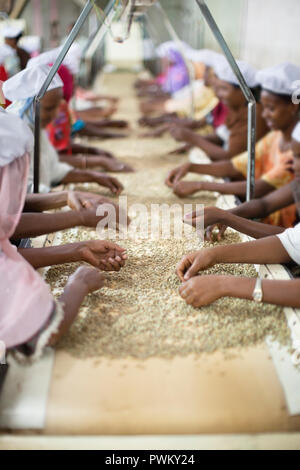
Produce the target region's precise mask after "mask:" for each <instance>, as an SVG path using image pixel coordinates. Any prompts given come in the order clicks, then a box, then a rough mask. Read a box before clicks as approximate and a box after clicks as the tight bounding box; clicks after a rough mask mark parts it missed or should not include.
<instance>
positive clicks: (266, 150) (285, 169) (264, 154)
mask: <svg viewBox="0 0 300 470" xmlns="http://www.w3.org/2000/svg"><path fill="white" fill-rule="evenodd" d="M281 137H282V133H281V132H280V131H277V132H270V133H269V134H267V135H266V136H265V137H263V138H262V139H261V140H260V141H259V142H258V143H257V144H256V157H255V178H256V179H262V180H264V181H266V182H267V183H268V184H269V185H270V186H273V187H274V188H275V189H279V188H281V187H282V186H285V185H287V184H289V183H290V182H291V181H292V180H293V179H294V175H293V174H292V173H291V171H290V168H291V164H292V162H293V152H292V150H288V151H286V152H282V151H281V150H280V141H281ZM231 161H232V164H233V166H234V168H235V169H236V170H237V171H239V172H240V173H242V175H243V176H244V177H245V178H246V177H247V170H248V153H247V152H245V153H242V154H241V155H239V156H237V157H234V158H233V159H232V160H231ZM295 221H296V207H295V205H292V206H290V207H286V208H284V209H282V210H280V211H277V212H275V213H274V214H271V215H270V216H269V217H268V218H267V219H265V220H264V222H265V223H269V224H271V225H278V226H281V227H285V228H290V227H293V224H294V223H295Z"/></svg>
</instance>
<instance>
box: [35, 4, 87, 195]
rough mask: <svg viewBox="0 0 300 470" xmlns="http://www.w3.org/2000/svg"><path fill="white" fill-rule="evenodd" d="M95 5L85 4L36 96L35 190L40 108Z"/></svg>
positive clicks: (38, 154) (36, 185) (38, 176)
mask: <svg viewBox="0 0 300 470" xmlns="http://www.w3.org/2000/svg"><path fill="white" fill-rule="evenodd" d="M93 7H94V0H88V2H87V4H86V5H85V7H84V9H83V10H82V13H81V15H80V16H79V18H78V20H77V22H76V24H75V26H74V28H73V29H72V31H71V33H70V34H69V36H68V38H67V40H66V42H65V44H64V46H63V48H62V50H61V52H60V54H59V56H58V58H57V59H56V61H55V63H54V65H53V66H52V68H51V71H50V73H49V75H48V77H47V79H46V80H45V83H44V84H43V86H42V88H41V90H40V91H39V93H38V94H37V96H36V97H35V126H34V127H35V129H34V134H35V135H34V137H35V143H34V192H35V193H38V192H39V183H40V128H41V119H40V117H41V116H40V109H41V100H42V99H43V97H44V96H45V94H46V92H47V90H48V88H49V86H50V83H51V82H52V80H53V78H54V77H55V75H56V73H57V71H58V69H59V67H60V66H61V64H62V62H63V60H64V59H65V57H66V55H67V53H68V52H69V50H70V47H71V46H72V44H73V43H74V41H75V39H76V38H77V36H78V34H79V32H80V30H81V28H82V26H83V25H84V23H85V21H86V19H87V17H88V16H89V14H90V12H91V11H92V9H93Z"/></svg>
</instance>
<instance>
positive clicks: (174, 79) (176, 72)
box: [141, 49, 190, 114]
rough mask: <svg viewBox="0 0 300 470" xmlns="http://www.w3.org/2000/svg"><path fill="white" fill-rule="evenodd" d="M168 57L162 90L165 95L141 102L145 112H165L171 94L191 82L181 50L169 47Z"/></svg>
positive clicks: (142, 109)
mask: <svg viewBox="0 0 300 470" xmlns="http://www.w3.org/2000/svg"><path fill="white" fill-rule="evenodd" d="M166 59H167V61H168V68H167V73H166V77H165V81H164V84H163V85H162V91H163V92H164V93H165V95H164V96H163V97H159V98H154V99H152V100H149V101H144V102H142V103H141V111H142V112H143V113H144V114H151V113H155V112H156V113H164V112H165V107H164V106H165V104H166V102H167V101H168V99H169V98H170V96H171V95H174V94H175V93H176V92H178V91H179V90H182V89H183V88H184V87H185V86H186V85H188V84H189V82H190V77H189V72H188V69H187V66H186V64H185V61H184V59H183V57H182V55H181V53H180V52H179V51H177V50H176V49H169V50H167V51H166Z"/></svg>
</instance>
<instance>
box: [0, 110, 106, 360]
mask: <svg viewBox="0 0 300 470" xmlns="http://www.w3.org/2000/svg"><path fill="white" fill-rule="evenodd" d="M32 147H33V138H32V133H31V132H30V130H29V129H28V127H27V126H26V125H25V123H24V122H23V121H22V120H20V119H19V118H18V117H16V116H13V115H9V114H7V113H6V112H4V111H0V278H1V283H0V298H1V304H0V341H1V342H2V343H4V344H5V346H6V348H7V350H8V351H10V350H14V351H15V352H17V356H18V358H19V359H27V358H29V359H31V360H33V359H37V358H38V357H40V355H41V354H42V352H43V350H44V348H45V347H46V346H48V345H54V344H55V343H56V342H57V340H58V339H59V338H60V337H61V336H62V335H63V334H64V333H65V332H66V331H67V329H68V328H69V326H70V325H71V323H72V322H73V321H74V319H75V317H76V315H77V313H78V310H79V307H80V305H81V303H82V301H83V299H84V297H85V296H86V295H87V294H89V293H90V292H93V291H95V290H98V289H100V288H101V287H102V286H103V276H102V275H101V274H100V272H99V271H98V270H96V269H91V268H86V267H84V268H80V269H79V270H77V271H76V273H75V274H74V275H73V276H71V277H70V279H69V280H68V283H67V285H66V288H65V291H64V294H63V295H62V297H61V298H60V299H59V301H55V300H54V299H53V297H52V295H51V292H50V289H49V287H48V286H47V285H46V284H45V283H44V281H43V280H42V279H41V277H40V275H39V274H38V273H37V272H36V271H34V269H33V268H32V267H31V266H30V265H29V264H28V263H27V262H26V261H25V259H24V258H23V257H22V256H21V255H20V254H19V253H18V251H17V249H16V247H14V246H13V245H12V244H11V243H10V240H9V239H10V237H11V235H12V234H13V232H14V230H15V227H16V225H17V224H18V222H19V219H20V214H21V212H22V210H23V205H24V201H25V196H26V189H27V175H28V171H29V153H30V152H31V151H32Z"/></svg>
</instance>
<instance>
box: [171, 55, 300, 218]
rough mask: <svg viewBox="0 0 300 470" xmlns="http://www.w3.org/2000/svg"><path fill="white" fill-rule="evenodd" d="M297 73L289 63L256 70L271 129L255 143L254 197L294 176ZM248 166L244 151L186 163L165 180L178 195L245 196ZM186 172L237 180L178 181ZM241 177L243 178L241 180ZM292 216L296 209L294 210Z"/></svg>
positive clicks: (289, 180) (279, 185) (299, 71)
mask: <svg viewBox="0 0 300 470" xmlns="http://www.w3.org/2000/svg"><path fill="white" fill-rule="evenodd" d="M299 73H300V68H299V67H296V66H294V65H292V64H282V65H280V66H277V67H274V68H271V69H266V70H263V71H261V72H259V73H258V80H259V81H260V83H261V86H262V88H263V91H262V95H261V102H262V105H263V116H264V119H265V120H266V123H267V124H268V127H269V128H270V129H271V130H272V132H271V133H269V134H268V135H267V136H266V137H265V138H263V139H262V140H261V141H260V142H259V143H258V144H257V146H256V178H257V180H256V190H255V195H256V197H257V198H258V197H262V196H264V195H266V194H268V193H270V192H271V191H273V190H274V189H278V188H280V187H282V186H284V185H286V184H288V183H289V182H291V181H292V180H293V178H294V175H293V173H292V169H291V167H292V164H293V152H292V149H291V144H292V137H291V136H292V132H293V129H294V128H295V126H296V125H297V122H298V119H299V105H298V104H294V103H293V101H292V93H293V89H292V83H293V82H294V77H295V76H299ZM247 167H248V154H247V153H245V154H243V155H240V156H238V157H235V158H233V159H232V160H231V161H228V162H227V161H223V162H219V163H214V164H209V165H193V164H187V165H184V166H183V167H180V168H177V169H175V170H173V171H172V172H171V173H170V174H169V176H168V179H167V181H166V183H167V185H168V186H171V187H173V188H174V192H175V193H176V194H177V195H179V196H181V197H184V196H186V195H188V194H194V193H196V192H198V191H199V190H202V189H203V190H208V191H218V192H220V193H221V194H235V195H237V196H239V197H241V198H244V197H245V195H246V181H245V178H246V176H247ZM189 171H193V172H195V173H200V174H210V175H213V176H217V177H230V178H231V179H234V180H237V182H232V183H214V182H197V183H196V182H183V181H181V182H180V180H181V179H182V178H183V177H184V176H185V175H186V174H187V173H188V172H189ZM242 179H243V180H244V181H241V180H242ZM290 214H291V213H290ZM294 218H295V211H293V219H294ZM293 221H294V220H292V222H290V224H291V223H293ZM289 226H290V225H289Z"/></svg>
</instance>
